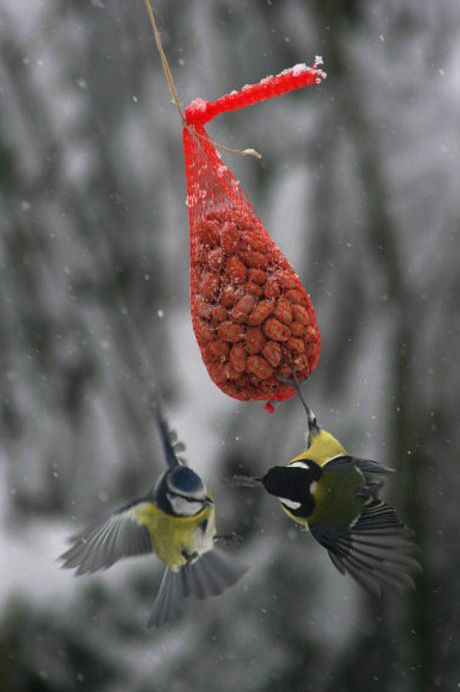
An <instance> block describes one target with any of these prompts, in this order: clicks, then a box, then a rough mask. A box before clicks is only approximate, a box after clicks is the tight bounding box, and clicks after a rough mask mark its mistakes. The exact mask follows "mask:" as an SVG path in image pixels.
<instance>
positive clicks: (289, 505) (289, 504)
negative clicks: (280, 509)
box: [278, 497, 302, 509]
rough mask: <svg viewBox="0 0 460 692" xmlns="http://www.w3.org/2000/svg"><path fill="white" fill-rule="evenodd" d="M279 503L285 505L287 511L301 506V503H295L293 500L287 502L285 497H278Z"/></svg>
mask: <svg viewBox="0 0 460 692" xmlns="http://www.w3.org/2000/svg"><path fill="white" fill-rule="evenodd" d="M278 499H279V501H280V502H281V504H282V505H285V507H287V508H288V509H299V507H301V506H302V503H301V502H296V501H295V500H288V498H287V497H279V498H278Z"/></svg>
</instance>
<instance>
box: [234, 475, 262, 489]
mask: <svg viewBox="0 0 460 692" xmlns="http://www.w3.org/2000/svg"><path fill="white" fill-rule="evenodd" d="M230 482H231V484H232V485H233V486H235V488H258V487H260V486H261V485H263V479H262V478H251V477H250V476H232V478H231V479H230Z"/></svg>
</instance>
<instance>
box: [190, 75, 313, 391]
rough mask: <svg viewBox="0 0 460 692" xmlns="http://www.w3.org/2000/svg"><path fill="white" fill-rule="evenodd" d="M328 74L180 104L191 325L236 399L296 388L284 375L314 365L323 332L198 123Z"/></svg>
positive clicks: (306, 371) (301, 375) (287, 78)
mask: <svg viewBox="0 0 460 692" xmlns="http://www.w3.org/2000/svg"><path fill="white" fill-rule="evenodd" d="M324 77H325V74H324V72H322V71H321V70H319V69H318V68H317V67H316V65H315V67H313V68H308V67H306V66H305V65H297V66H295V67H293V68H291V69H290V70H285V71H284V72H282V73H281V74H280V75H276V76H275V77H267V78H266V79H264V80H262V82H260V83H259V84H255V85H251V86H246V87H244V88H243V89H242V90H241V91H239V92H232V94H229V95H227V96H223V97H222V98H221V99H219V100H218V101H215V102H213V103H210V102H207V101H203V100H202V99H195V100H194V101H193V102H192V103H191V104H190V105H189V106H188V108H187V109H186V111H185V118H186V125H185V127H184V131H183V136H184V150H185V165H186V172H187V190H188V197H187V204H188V208H189V216H190V244H191V312H192V321H193V328H194V332H195V336H196V339H197V341H198V345H199V347H200V351H201V355H202V358H203V362H204V364H205V366H206V368H207V371H208V373H209V375H210V377H211V379H212V380H213V381H214V382H215V384H216V385H217V386H218V387H220V389H221V390H222V391H223V392H225V394H228V395H229V396H231V397H234V398H236V399H240V400H245V401H251V400H256V399H269V400H279V399H286V398H289V397H291V396H294V394H295V391H294V389H293V388H292V387H291V386H290V385H289V383H287V382H286V379H290V378H292V374H293V373H295V374H296V375H297V378H298V379H299V381H302V380H304V379H305V378H306V377H308V376H309V375H310V374H311V373H312V372H313V370H314V369H315V367H316V364H317V361H318V357H319V350H320V335H319V331H318V327H317V324H316V318H315V312H314V309H313V305H312V303H311V300H310V296H309V295H308V293H307V291H306V290H305V289H304V288H303V286H302V284H301V282H300V279H299V277H298V276H297V274H296V273H295V271H294V270H293V268H292V267H291V265H290V264H289V262H288V260H287V259H286V257H285V256H284V255H283V253H282V252H281V251H280V250H279V248H278V247H277V246H276V245H275V243H274V242H273V240H272V239H271V238H270V236H269V234H268V233H267V231H266V230H265V228H264V227H263V225H262V223H261V221H260V220H259V218H258V217H257V214H256V213H255V211H254V210H253V209H252V208H251V206H250V204H249V201H248V198H247V196H246V194H245V193H244V192H243V190H242V189H241V188H240V186H239V185H238V182H237V181H236V179H235V177H234V176H233V174H232V173H231V172H230V170H229V169H228V168H227V167H226V166H225V165H224V164H223V163H222V160H221V158H220V156H219V154H218V153H217V152H216V149H215V147H214V146H213V144H212V142H211V140H210V139H209V137H208V135H207V133H206V131H205V129H204V125H205V123H206V122H209V120H211V119H212V118H214V117H215V116H216V115H218V114H219V113H223V112H224V111H228V110H236V109H238V108H243V107H244V106H248V105H251V104H253V103H256V102H258V101H262V100H264V99H267V98H272V97H273V96H279V95H280V94H282V93H285V92H287V91H291V90H292V89H299V88H301V87H303V86H306V85H307V84H316V83H319V82H320V81H321V80H322V79H323V78H324ZM283 380H284V381H283Z"/></svg>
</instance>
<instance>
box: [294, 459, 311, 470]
mask: <svg viewBox="0 0 460 692" xmlns="http://www.w3.org/2000/svg"><path fill="white" fill-rule="evenodd" d="M289 468H290V469H305V470H306V471H309V470H310V464H308V463H307V462H306V461H294V463H293V464H289Z"/></svg>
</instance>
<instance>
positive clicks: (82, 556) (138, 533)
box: [59, 501, 152, 576]
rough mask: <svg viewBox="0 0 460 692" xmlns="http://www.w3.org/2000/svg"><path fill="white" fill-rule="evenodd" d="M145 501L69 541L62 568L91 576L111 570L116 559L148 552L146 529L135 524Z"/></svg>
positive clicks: (132, 505)
mask: <svg viewBox="0 0 460 692" xmlns="http://www.w3.org/2000/svg"><path fill="white" fill-rule="evenodd" d="M148 504H149V503H148V502H143V501H136V502H135V503H131V504H129V505H127V506H126V507H122V508H121V509H120V510H118V511H116V512H114V513H113V514H111V515H110V516H109V517H108V518H107V519H105V520H104V521H101V522H97V523H94V524H92V525H90V526H88V527H87V528H86V529H84V530H83V531H80V532H79V533H77V534H75V535H74V536H72V537H71V538H70V543H71V546H70V548H69V549H68V550H67V551H66V552H65V553H63V554H62V555H61V556H60V558H59V559H60V560H62V567H65V568H67V569H72V568H75V569H76V572H75V574H76V575H77V576H80V575H82V574H91V573H93V572H96V571H98V570H101V569H107V568H108V567H111V566H112V565H113V564H114V563H115V562H118V560H122V559H123V558H125V557H130V556H132V555H143V554H145V553H151V552H152V543H151V540H150V534H149V531H148V529H147V527H146V526H144V525H141V524H139V523H138V522H137V517H138V515H139V513H140V512H141V511H142V510H143V509H145V508H146V506H147V505H148Z"/></svg>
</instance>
